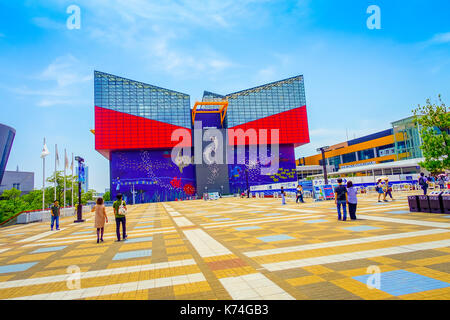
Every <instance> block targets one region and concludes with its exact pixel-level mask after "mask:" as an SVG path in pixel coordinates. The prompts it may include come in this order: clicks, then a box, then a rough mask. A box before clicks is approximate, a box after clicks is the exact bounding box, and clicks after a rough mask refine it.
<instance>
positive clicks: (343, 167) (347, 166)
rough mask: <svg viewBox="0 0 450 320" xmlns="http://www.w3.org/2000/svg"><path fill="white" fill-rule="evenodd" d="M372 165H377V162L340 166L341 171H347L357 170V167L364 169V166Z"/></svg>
mask: <svg viewBox="0 0 450 320" xmlns="http://www.w3.org/2000/svg"><path fill="white" fill-rule="evenodd" d="M371 164H376V162H375V161H370V162H364V163H355V164H350V165H346V166H340V168H341V169H346V168H355V167H362V166H368V165H371Z"/></svg>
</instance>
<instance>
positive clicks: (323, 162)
mask: <svg viewBox="0 0 450 320" xmlns="http://www.w3.org/2000/svg"><path fill="white" fill-rule="evenodd" d="M328 149H330V146H325V147H321V148H318V149H317V152H321V153H322V166H323V177H324V178H325V184H328V176H327V164H326V162H325V151H327V150H328Z"/></svg>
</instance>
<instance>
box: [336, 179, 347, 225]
mask: <svg viewBox="0 0 450 320" xmlns="http://www.w3.org/2000/svg"><path fill="white" fill-rule="evenodd" d="M337 182H338V186H337V187H335V188H334V203H336V206H337V212H338V220H341V205H342V210H343V212H344V217H343V219H342V220H343V221H346V220H347V202H348V195H347V188H346V187H345V186H344V185H343V184H342V179H341V178H339V179H337Z"/></svg>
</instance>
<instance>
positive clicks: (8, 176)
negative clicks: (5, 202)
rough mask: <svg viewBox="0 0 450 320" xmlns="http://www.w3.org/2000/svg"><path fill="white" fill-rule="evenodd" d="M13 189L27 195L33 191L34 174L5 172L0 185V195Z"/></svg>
mask: <svg viewBox="0 0 450 320" xmlns="http://www.w3.org/2000/svg"><path fill="white" fill-rule="evenodd" d="M12 188H15V189H17V190H20V191H22V194H27V193H29V192H30V191H32V190H33V189H34V172H21V171H18V170H17V171H5V173H4V176H3V180H2V183H1V185H0V194H1V193H3V191H5V190H10V189H12Z"/></svg>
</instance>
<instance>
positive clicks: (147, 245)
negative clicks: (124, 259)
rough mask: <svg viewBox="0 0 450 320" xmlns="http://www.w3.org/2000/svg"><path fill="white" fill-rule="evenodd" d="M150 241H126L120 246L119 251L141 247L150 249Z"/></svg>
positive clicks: (139, 248) (140, 248) (141, 248)
mask: <svg viewBox="0 0 450 320" xmlns="http://www.w3.org/2000/svg"><path fill="white" fill-rule="evenodd" d="M151 248H152V243H151V242H147V241H146V242H140V243H126V242H124V244H123V245H122V246H121V247H120V249H119V252H122V251H132V250H143V249H151Z"/></svg>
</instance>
